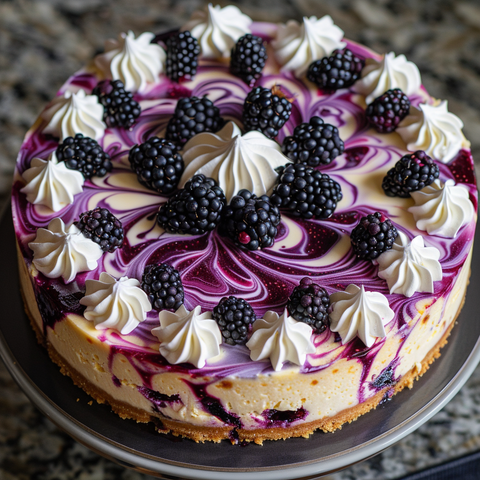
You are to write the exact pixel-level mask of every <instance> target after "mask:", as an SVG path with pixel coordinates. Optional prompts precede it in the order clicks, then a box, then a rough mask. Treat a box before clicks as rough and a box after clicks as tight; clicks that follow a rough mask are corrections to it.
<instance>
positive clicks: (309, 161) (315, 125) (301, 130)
mask: <svg viewBox="0 0 480 480" xmlns="http://www.w3.org/2000/svg"><path fill="white" fill-rule="evenodd" d="M343 150H344V143H343V140H342V139H341V138H340V135H339V133H338V128H337V127H334V126H333V125H330V124H329V123H324V121H323V120H322V119H321V118H320V117H316V116H315V117H312V118H311V119H310V121H309V122H308V123H301V124H300V125H297V126H296V127H295V130H294V131H293V135H292V136H289V137H285V139H284V140H283V145H282V151H283V153H284V154H285V155H286V156H287V157H288V158H289V159H290V160H292V161H293V162H295V163H303V164H304V165H308V166H309V167H318V165H328V164H329V163H330V162H331V161H332V160H335V158H337V157H338V156H339V155H341V154H342V153H343Z"/></svg>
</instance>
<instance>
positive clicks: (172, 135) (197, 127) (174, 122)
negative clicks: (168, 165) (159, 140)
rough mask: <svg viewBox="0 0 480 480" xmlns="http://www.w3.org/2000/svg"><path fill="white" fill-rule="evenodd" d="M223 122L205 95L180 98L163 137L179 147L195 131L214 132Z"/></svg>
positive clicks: (216, 109) (194, 133) (218, 112)
mask: <svg viewBox="0 0 480 480" xmlns="http://www.w3.org/2000/svg"><path fill="white" fill-rule="evenodd" d="M224 123H225V122H224V120H223V118H222V117H220V111H219V110H218V108H217V107H216V106H215V105H214V104H213V102H212V101H211V100H209V99H208V98H207V97H206V96H204V97H202V98H198V97H187V98H181V99H180V100H179V101H178V102H177V106H176V108H175V112H174V114H173V116H172V118H171V119H170V121H169V122H168V125H167V133H166V135H165V137H166V139H167V140H170V141H172V142H174V143H176V144H177V145H178V146H179V147H180V148H181V147H183V145H185V143H186V142H187V141H188V140H189V139H190V138H192V137H193V136H194V135H196V134H197V133H200V132H216V131H218V130H220V128H222V127H223V125H224Z"/></svg>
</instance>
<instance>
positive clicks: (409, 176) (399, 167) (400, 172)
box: [382, 150, 440, 198]
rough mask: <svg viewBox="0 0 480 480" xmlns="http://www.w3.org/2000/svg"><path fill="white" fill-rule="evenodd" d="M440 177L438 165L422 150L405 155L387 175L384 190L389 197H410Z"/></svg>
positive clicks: (383, 184)
mask: <svg viewBox="0 0 480 480" xmlns="http://www.w3.org/2000/svg"><path fill="white" fill-rule="evenodd" d="M439 176H440V169H439V168H438V165H437V164H436V163H435V162H434V161H433V160H432V159H431V158H430V157H429V156H428V155H427V154H426V153H425V152H424V151H422V150H417V151H416V152H415V153H409V154H407V155H404V156H403V157H402V158H401V159H400V160H399V161H398V162H397V163H396V164H395V167H394V168H391V169H390V170H389V171H388V173H387V175H385V177H384V179H383V183H382V188H383V190H384V191H385V194H386V195H388V196H389V197H403V198H407V197H409V196H410V192H416V191H417V190H421V189H422V188H425V187H426V186H428V185H431V184H432V183H433V182H434V181H435V180H436V179H437V178H438V177H439Z"/></svg>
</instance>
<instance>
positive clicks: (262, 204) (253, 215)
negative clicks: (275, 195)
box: [222, 189, 280, 250]
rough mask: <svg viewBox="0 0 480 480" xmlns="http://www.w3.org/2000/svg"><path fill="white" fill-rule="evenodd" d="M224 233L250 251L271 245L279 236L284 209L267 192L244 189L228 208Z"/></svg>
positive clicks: (223, 228)
mask: <svg viewBox="0 0 480 480" xmlns="http://www.w3.org/2000/svg"><path fill="white" fill-rule="evenodd" d="M223 219H224V221H223V223H222V233H223V234H225V235H228V236H229V237H230V238H231V239H232V240H233V241H234V242H235V245H237V246H239V247H242V248H246V249H247V250H258V249H259V248H267V247H271V246H272V245H273V243H274V241H275V237H276V236H277V226H278V225H279V223H280V212H279V211H278V208H277V207H276V206H275V205H273V204H272V203H271V202H270V199H269V198H268V196H267V195H262V196H261V197H257V196H256V195H254V194H252V193H251V192H249V191H248V190H245V189H243V190H240V191H239V192H238V194H237V195H235V196H234V197H233V198H232V200H231V201H230V205H228V207H226V208H225V213H224V216H223Z"/></svg>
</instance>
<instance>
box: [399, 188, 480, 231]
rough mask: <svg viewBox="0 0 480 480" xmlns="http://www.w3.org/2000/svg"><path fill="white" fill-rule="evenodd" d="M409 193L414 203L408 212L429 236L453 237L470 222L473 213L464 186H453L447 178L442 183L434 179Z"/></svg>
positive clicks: (418, 226)
mask: <svg viewBox="0 0 480 480" xmlns="http://www.w3.org/2000/svg"><path fill="white" fill-rule="evenodd" d="M410 195H411V196H412V198H413V200H414V201H415V206H413V207H410V208H409V209H408V211H409V212H411V213H412V214H413V217H414V218H415V221H416V222H417V228H418V229H419V230H424V231H427V233H428V234H429V235H438V236H439V237H445V238H455V237H456V236H457V233H458V231H459V230H460V228H461V227H462V226H463V225H465V224H466V223H469V222H471V221H472V219H473V216H474V214H475V210H474V208H473V204H472V202H471V201H470V198H469V194H468V190H467V188H466V187H464V186H463V185H455V181H454V180H451V179H449V180H447V181H446V182H445V183H444V184H443V183H442V182H441V181H440V180H439V179H437V180H435V181H434V182H433V183H432V184H431V185H428V186H427V187H425V188H423V189H422V190H419V191H418V192H411V193H410Z"/></svg>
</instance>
